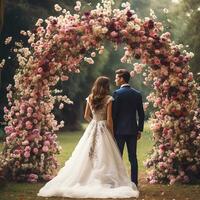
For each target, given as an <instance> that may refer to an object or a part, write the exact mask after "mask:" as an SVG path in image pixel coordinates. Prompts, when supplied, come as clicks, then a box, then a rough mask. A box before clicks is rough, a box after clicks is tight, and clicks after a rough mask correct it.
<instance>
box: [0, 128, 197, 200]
mask: <svg viewBox="0 0 200 200" xmlns="http://www.w3.org/2000/svg"><path fill="white" fill-rule="evenodd" d="M85 126H86V125H85V124H84V127H85ZM82 134H83V131H79V132H73V133H72V132H71V133H70V132H66V133H61V134H59V135H58V141H59V142H60V144H61V146H62V152H61V154H60V155H58V159H59V162H60V164H61V166H63V165H64V162H65V161H66V160H67V159H68V158H69V156H70V155H71V153H72V151H73V149H74V147H75V146H76V144H77V143H78V141H79V139H80V137H81V136H82ZM152 144H153V143H152V141H151V133H150V131H149V127H148V124H145V131H144V133H143V135H142V138H141V139H140V140H139V142H138V161H139V185H140V187H139V190H140V197H139V200H200V186H199V185H181V184H177V185H173V186H168V185H159V184H156V185H149V184H148V183H147V182H146V179H145V176H146V174H145V168H144V166H143V161H145V159H146V158H147V153H148V152H149V151H150V150H151V148H152ZM1 149H2V144H0V150H1ZM124 162H125V164H126V166H127V169H128V171H129V170H130V166H129V162H128V159H127V151H125V154H124ZM42 185H43V183H36V184H29V183H14V182H8V183H6V185H5V186H4V187H2V188H0V200H28V199H29V200H35V199H37V200H42V199H52V200H53V199H55V200H58V199H69V198H55V197H53V198H42V197H37V196H36V194H37V192H38V190H39V189H40V188H41V187H42Z"/></svg>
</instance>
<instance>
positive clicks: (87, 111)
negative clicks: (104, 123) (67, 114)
mask: <svg viewBox="0 0 200 200" xmlns="http://www.w3.org/2000/svg"><path fill="white" fill-rule="evenodd" d="M91 116H92V112H91V110H90V106H89V103H88V102H87V104H86V108H85V114H84V119H85V120H86V121H88V122H90V121H91V120H92V117H91Z"/></svg>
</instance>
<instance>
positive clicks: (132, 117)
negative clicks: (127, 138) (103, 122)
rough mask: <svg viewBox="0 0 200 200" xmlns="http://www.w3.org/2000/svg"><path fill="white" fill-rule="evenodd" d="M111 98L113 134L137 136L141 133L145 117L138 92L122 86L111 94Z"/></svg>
mask: <svg viewBox="0 0 200 200" xmlns="http://www.w3.org/2000/svg"><path fill="white" fill-rule="evenodd" d="M113 98H114V101H113V113H112V115H113V129H114V134H116V135H137V133H138V131H143V127H144V117H145V116H144V109H143V103H142V95H141V94H140V92H139V91H137V90H135V89H133V88H131V87H130V86H123V87H121V88H120V89H118V90H116V91H115V92H114V93H113ZM137 115H138V116H137ZM137 118H138V119H137Z"/></svg>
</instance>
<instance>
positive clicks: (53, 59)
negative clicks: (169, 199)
mask: <svg viewBox="0 0 200 200" xmlns="http://www.w3.org/2000/svg"><path fill="white" fill-rule="evenodd" d="M112 3H113V2H112V1H110V0H102V4H97V7H96V9H94V10H90V11H88V12H85V13H83V14H82V15H81V14H73V15H72V14H71V13H70V12H69V11H66V10H65V9H62V8H61V7H60V6H59V5H55V9H56V10H57V11H59V12H60V13H61V14H60V15H59V16H58V17H53V16H50V17H49V18H47V19H46V20H42V19H39V20H38V21H37V23H36V28H35V29H34V30H33V31H32V32H30V31H26V32H25V31H22V32H21V33H22V34H23V35H25V36H28V42H29V43H30V48H25V47H23V46H21V45H20V44H18V48H16V49H15V51H16V52H17V57H18V61H19V69H18V72H17V74H16V75H15V77H14V78H15V92H14V94H15V95H14V98H13V92H12V90H10V88H8V90H9V93H8V100H9V106H10V108H9V109H7V108H5V120H6V121H7V122H8V126H7V127H6V128H5V130H6V133H7V137H6V142H5V148H4V153H3V157H4V158H5V159H4V164H5V165H7V167H8V168H9V169H10V171H11V172H12V178H13V179H25V180H28V181H37V180H39V179H45V180H46V179H49V178H51V176H50V175H52V174H54V172H55V170H56V168H57V162H56V159H55V154H56V153H57V152H58V151H59V146H58V144H57V143H56V135H55V134H54V132H55V131H57V130H59V128H60V127H61V126H63V122H61V124H59V125H58V124H57V121H56V120H55V118H54V115H53V114H52V109H53V105H54V102H55V100H59V101H65V102H66V103H71V101H70V100H69V99H68V98H67V97H66V96H64V97H63V96H62V95H55V93H56V91H54V94H52V89H51V88H52V86H55V85H56V83H57V82H58V81H59V80H60V79H61V80H62V81H64V80H67V79H68V74H69V73H72V72H74V73H79V72H80V63H81V62H88V63H89V64H93V63H94V61H93V57H95V56H96V54H97V53H99V54H102V53H103V51H104V43H105V41H106V40H109V41H111V42H112V43H113V45H114V47H115V48H116V49H117V47H118V45H119V44H122V43H124V44H125V48H124V49H125V53H124V56H123V57H122V58H121V62H124V63H125V62H127V63H133V65H134V68H133V71H132V73H131V74H134V73H139V72H141V71H142V70H143V69H145V70H146V72H145V73H144V74H145V76H146V77H145V83H149V82H150V83H153V88H154V92H153V93H151V94H150V95H149V97H148V100H149V101H152V102H153V103H154V106H155V107H157V111H156V112H155V113H154V114H153V116H152V125H151V126H152V130H153V135H154V139H155V145H154V153H153V154H152V156H151V158H150V159H149V160H148V162H147V166H153V167H154V168H153V170H152V171H151V174H150V175H149V180H150V181H151V182H163V181H171V182H175V181H184V182H187V181H189V178H190V177H192V176H190V174H194V173H196V171H197V170H198V169H199V167H200V157H199V155H200V154H199V153H198V151H199V150H198V149H199V146H198V145H199V143H200V140H199V138H200V136H199V132H200V131H199V129H200V127H199V116H198V113H199V111H197V108H198V106H197V105H198V102H197V95H196V88H197V85H196V83H195V81H194V79H193V75H192V73H191V72H190V71H189V69H190V67H189V65H188V62H189V60H190V59H191V57H192V54H191V53H188V52H186V51H185V50H182V46H181V45H176V44H175V43H174V42H172V41H171V36H170V33H169V32H165V33H163V25H162V23H160V22H156V21H155V20H154V16H153V14H152V16H150V17H147V18H145V19H144V20H142V19H140V18H138V16H137V15H136V13H135V12H134V11H133V10H131V8H130V4H129V3H123V4H122V9H114V10H113V9H112ZM80 7H81V3H80V2H77V3H76V6H75V10H76V11H80ZM135 59H138V60H140V63H134V61H135ZM186 128H187V129H186ZM186 130H187V131H186ZM191 132H192V134H193V136H192V137H190V134H191ZM185 135H187V138H186V137H185ZM188 138H190V140H189V139H188ZM197 138H198V139H197ZM193 143H195V144H194V149H193V150H190V145H192V144H193ZM177 144H179V146H178V145H177ZM177 149H178V150H177ZM183 149H184V150H185V151H187V152H185V153H183V152H182V150H183ZM193 153H194V154H195V156H196V157H195V160H194V159H190V160H188V159H187V156H188V155H189V154H190V155H193ZM169 155H170V156H171V157H170V160H169V159H168V156H169ZM185 159H186V160H187V162H185ZM183 163H184V164H183ZM9 166H10V167H9ZM188 171H189V172H188ZM191 172H192V173H191ZM180 173H181V174H180Z"/></svg>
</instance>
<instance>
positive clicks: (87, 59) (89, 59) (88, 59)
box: [84, 57, 94, 65]
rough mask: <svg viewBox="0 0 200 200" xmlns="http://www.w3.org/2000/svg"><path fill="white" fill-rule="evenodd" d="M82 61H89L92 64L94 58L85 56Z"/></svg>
mask: <svg viewBox="0 0 200 200" xmlns="http://www.w3.org/2000/svg"><path fill="white" fill-rule="evenodd" d="M84 61H85V62H87V63H89V64H91V65H92V64H94V60H93V59H92V58H87V57H85V58H84Z"/></svg>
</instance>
